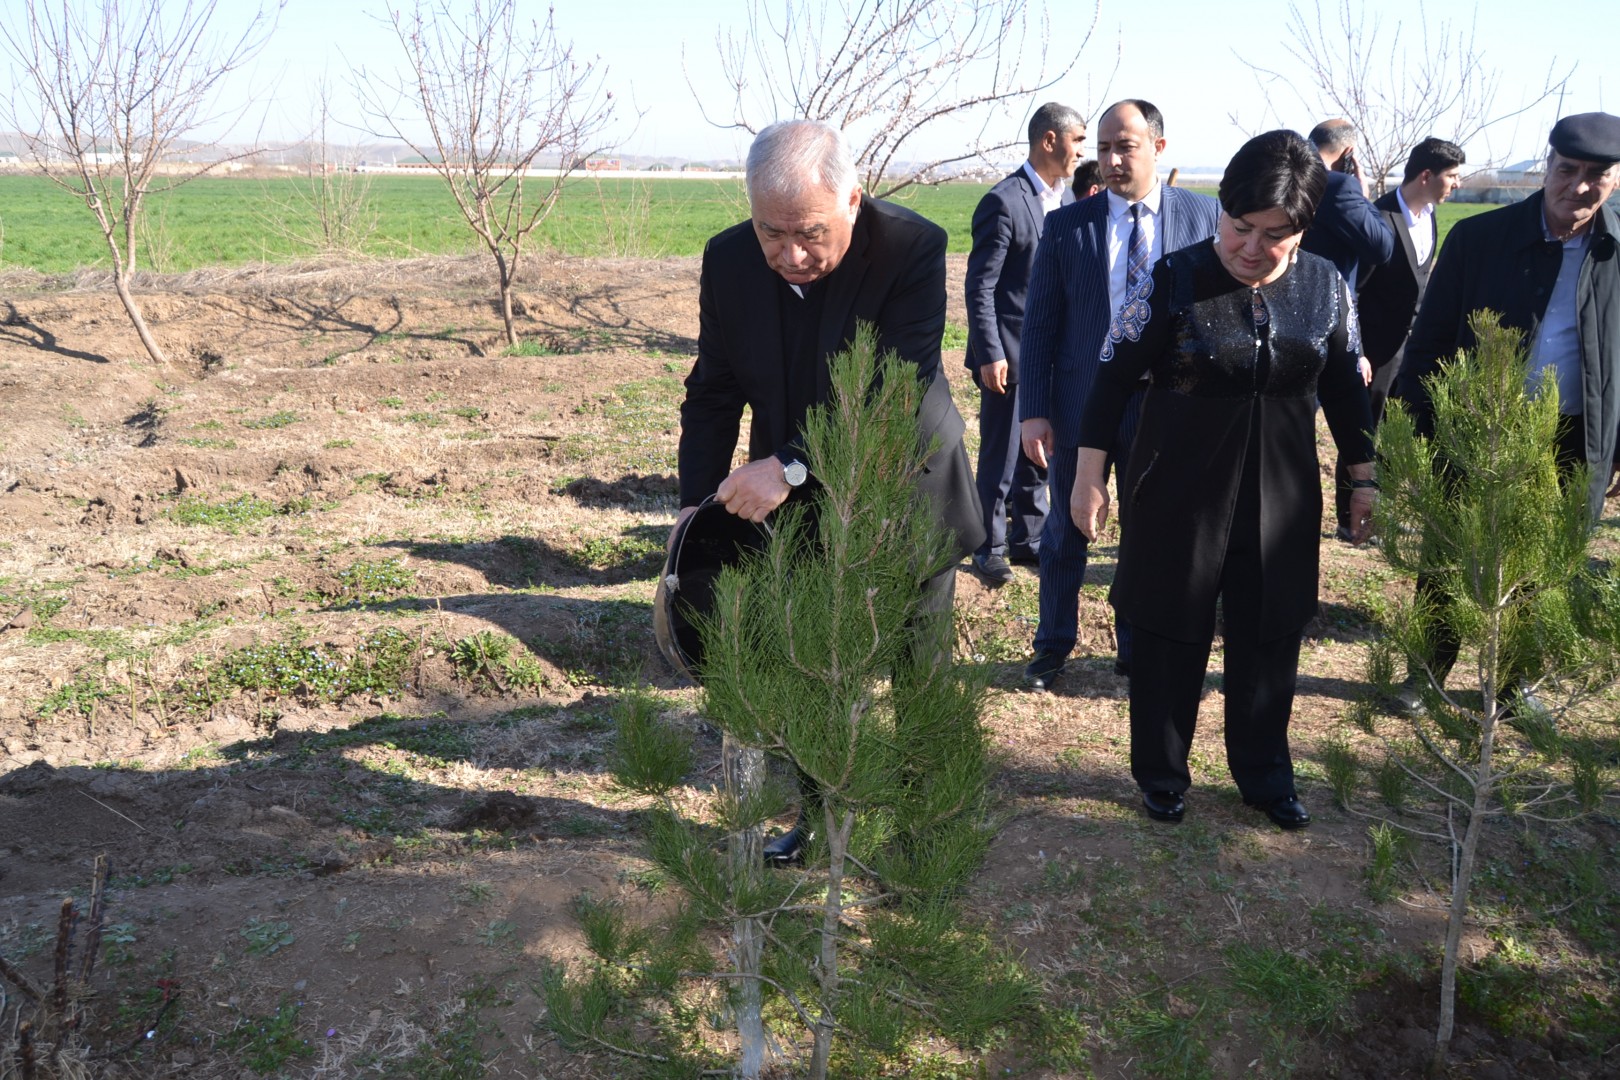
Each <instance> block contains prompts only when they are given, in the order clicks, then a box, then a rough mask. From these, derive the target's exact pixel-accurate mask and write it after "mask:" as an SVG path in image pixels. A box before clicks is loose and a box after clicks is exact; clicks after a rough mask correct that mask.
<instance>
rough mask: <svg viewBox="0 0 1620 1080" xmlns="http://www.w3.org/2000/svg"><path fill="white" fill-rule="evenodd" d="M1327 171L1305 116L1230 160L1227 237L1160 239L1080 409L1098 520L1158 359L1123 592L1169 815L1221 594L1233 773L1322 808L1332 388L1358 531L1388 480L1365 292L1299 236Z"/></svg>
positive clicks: (1255, 794) (1137, 456)
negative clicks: (1375, 425) (1136, 400)
mask: <svg viewBox="0 0 1620 1080" xmlns="http://www.w3.org/2000/svg"><path fill="white" fill-rule="evenodd" d="M1326 182H1327V174H1326V171H1325V169H1324V168H1323V165H1322V161H1321V158H1320V157H1318V156H1317V154H1316V151H1315V150H1314V149H1313V148H1312V147H1311V145H1310V144H1309V143H1308V142H1306V141H1305V140H1304V139H1303V138H1301V137H1300V136H1299V135H1297V134H1296V133H1294V132H1292V131H1271V132H1267V133H1266V134H1264V135H1259V136H1256V137H1255V138H1253V139H1251V140H1249V142H1247V143H1245V144H1244V146H1243V148H1242V149H1241V150H1239V151H1238V153H1237V155H1236V156H1235V157H1233V159H1232V161H1231V163H1230V164H1229V165H1228V166H1227V169H1226V174H1225V176H1223V177H1222V179H1221V187H1220V201H1221V211H1222V212H1221V218H1220V225H1219V228H1218V231H1217V233H1216V236H1215V237H1214V239H1212V240H1208V241H1205V242H1204V243H1202V244H1198V245H1195V246H1193V247H1190V248H1184V249H1182V250H1180V251H1176V252H1173V253H1172V254H1170V255H1167V256H1165V257H1164V258H1162V259H1160V260H1159V262H1158V264H1157V265H1156V266H1155V267H1154V269H1153V274H1152V276H1151V277H1150V278H1148V279H1146V280H1145V281H1144V282H1143V283H1142V284H1141V285H1140V286H1139V287H1138V289H1137V291H1136V292H1135V293H1133V294H1132V295H1131V296H1130V297H1128V298H1127V299H1126V302H1125V304H1124V305H1123V306H1122V307H1121V309H1120V313H1119V315H1118V316H1117V317H1116V319H1115V321H1114V325H1113V327H1112V329H1111V330H1110V333H1109V336H1108V340H1107V341H1106V342H1104V345H1103V350H1102V360H1103V365H1102V370H1101V374H1100V375H1099V376H1098V379H1097V383H1096V384H1095V386H1094V387H1093V388H1092V391H1091V394H1090V397H1089V400H1088V401H1087V404H1086V411H1085V414H1084V416H1083V418H1082V424H1081V438H1080V454H1079V461H1078V470H1079V472H1078V478H1077V479H1076V481H1075V486H1074V496H1073V499H1072V500H1071V510H1072V512H1073V514H1074V522H1075V524H1076V525H1077V526H1079V528H1080V531H1081V532H1082V533H1084V534H1085V535H1086V537H1087V538H1088V539H1091V540H1095V539H1096V536H1097V532H1098V530H1099V529H1100V528H1101V526H1102V524H1103V522H1104V521H1106V519H1107V516H1108V494H1107V489H1106V488H1105V486H1104V481H1103V477H1104V472H1103V464H1104V462H1105V461H1106V460H1107V455H1108V453H1109V451H1110V449H1111V448H1112V447H1111V441H1112V436H1113V432H1115V431H1116V430H1118V428H1119V416H1120V411H1121V410H1122V409H1123V408H1124V407H1125V402H1126V400H1127V399H1128V398H1129V397H1130V395H1131V393H1132V391H1133V390H1135V389H1136V388H1137V386H1138V384H1139V380H1140V379H1141V378H1142V376H1143V375H1145V374H1150V375H1151V376H1152V385H1151V387H1150V389H1149V390H1148V393H1147V398H1146V401H1145V402H1144V404H1143V406H1142V419H1141V426H1140V429H1139V431H1138V434H1137V438H1136V443H1135V445H1134V447H1133V449H1132V451H1131V468H1130V471H1129V472H1128V473H1127V475H1126V476H1125V477H1124V478H1123V481H1122V482H1121V483H1120V485H1119V501H1120V511H1119V513H1120V530H1121V531H1120V549H1119V550H1120V554H1119V567H1118V570H1117V572H1116V574H1115V578H1114V586H1113V592H1112V599H1113V602H1114V604H1115V606H1116V607H1117V608H1118V609H1119V611H1120V613H1121V614H1122V615H1124V616H1125V617H1126V618H1127V619H1129V621H1130V623H1131V627H1132V631H1133V633H1134V634H1135V635H1136V636H1135V639H1134V641H1135V644H1134V651H1133V655H1132V659H1131V774H1132V776H1133V777H1134V778H1135V780H1136V783H1137V786H1138V787H1140V788H1141V790H1142V801H1143V805H1144V807H1145V808H1146V810H1147V812H1148V814H1149V816H1151V817H1153V818H1154V819H1155V820H1159V821H1180V820H1181V817H1182V814H1183V812H1184V810H1185V802H1184V795H1185V793H1186V790H1187V787H1188V785H1189V784H1190V782H1191V777H1190V774H1189V773H1188V769H1187V752H1188V749H1189V747H1190V746H1191V744H1192V739H1193V728H1194V723H1195V721H1196V719H1197V716H1198V703H1199V697H1200V691H1201V689H1202V686H1203V681H1204V671H1205V668H1206V667H1207V666H1208V663H1209V651H1210V644H1211V641H1212V640H1213V637H1214V632H1215V620H1216V609H1215V605H1216V600H1217V598H1219V600H1220V602H1221V623H1222V631H1223V637H1224V643H1225V673H1224V680H1223V686H1224V690H1225V698H1226V757H1227V764H1228V766H1229V767H1230V768H1231V770H1232V778H1233V779H1234V780H1236V781H1237V785H1238V790H1239V791H1240V792H1241V793H1242V795H1243V799H1244V801H1245V802H1246V803H1248V804H1249V805H1251V806H1256V807H1259V808H1261V809H1262V810H1264V811H1265V812H1266V813H1267V815H1268V816H1270V818H1271V820H1272V821H1274V822H1275V823H1277V824H1278V825H1280V826H1282V827H1283V828H1301V827H1303V826H1305V825H1308V824H1310V820H1311V819H1310V814H1309V813H1308V812H1307V811H1306V810H1305V807H1304V806H1302V805H1301V804H1300V801H1299V799H1298V796H1297V793H1296V791H1295V788H1294V769H1293V763H1292V761H1291V760H1290V758H1289V755H1288V720H1289V715H1290V713H1291V712H1292V711H1293V703H1294V688H1295V684H1296V682H1297V679H1298V674H1299V645H1300V635H1301V632H1302V631H1303V630H1304V627H1305V624H1306V622H1308V621H1309V620H1310V618H1311V616H1312V615H1313V614H1315V612H1316V589H1317V557H1318V549H1319V546H1320V542H1321V525H1322V481H1321V473H1320V469H1319V466H1318V464H1317V456H1316V405H1317V402H1318V400H1320V402H1321V406H1322V410H1323V412H1324V413H1325V414H1326V416H1327V421H1328V426H1329V428H1330V430H1331V431H1332V433H1333V440H1334V442H1335V444H1337V446H1338V451H1339V456H1340V459H1341V460H1343V461H1346V462H1350V463H1352V464H1351V465H1350V475H1351V478H1352V481H1353V489H1352V492H1353V502H1352V506H1351V514H1352V519H1353V520H1354V521H1355V523H1356V525H1355V530H1354V531H1355V538H1356V540H1357V541H1358V542H1359V541H1360V540H1362V539H1364V538H1365V537H1366V535H1367V532H1368V528H1369V524H1368V522H1369V519H1370V516H1371V512H1372V497H1373V492H1374V489H1375V488H1376V486H1377V485H1376V483H1375V482H1374V480H1373V466H1372V461H1373V446H1372V439H1371V437H1370V436H1369V435H1368V434H1367V432H1368V431H1369V430H1371V428H1372V417H1371V414H1370V412H1369V410H1368V403H1367V393H1366V389H1365V387H1364V385H1363V383H1362V379H1361V375H1360V373H1359V371H1358V370H1357V361H1358V359H1359V356H1360V352H1361V344H1360V335H1359V333H1358V332H1357V329H1356V319H1355V306H1354V303H1353V299H1352V297H1351V295H1350V292H1349V289H1348V288H1347V287H1346V286H1345V284H1344V281H1343V280H1342V279H1341V278H1340V277H1339V275H1338V272H1337V271H1336V270H1335V269H1334V268H1333V265H1332V264H1331V263H1329V262H1327V261H1326V260H1324V259H1320V258H1317V257H1316V256H1314V255H1311V254H1309V253H1305V252H1301V251H1300V250H1299V241H1300V237H1301V236H1302V235H1303V233H1304V231H1305V229H1306V227H1307V226H1308V225H1310V223H1311V219H1312V217H1313V216H1314V214H1315V213H1316V206H1317V203H1318V202H1319V201H1320V199H1321V197H1322V190H1323V188H1324V186H1325V185H1326Z"/></svg>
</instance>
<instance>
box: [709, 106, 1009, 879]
mask: <svg viewBox="0 0 1620 1080" xmlns="http://www.w3.org/2000/svg"><path fill="white" fill-rule="evenodd" d="M748 203H749V211H750V214H751V217H750V219H749V220H748V221H745V222H742V223H740V224H738V225H733V226H732V227H731V228H729V229H727V230H726V231H725V232H722V233H720V234H719V235H718V236H715V237H714V238H712V239H711V240H710V241H709V243H708V246H707V247H705V248H704V251H703V273H702V279H701V283H700V285H699V294H698V319H699V326H698V357H697V363H696V364H695V365H693V368H692V373H691V374H690V375H689V376H687V379H686V399H685V401H684V402H683V403H682V404H681V438H680V448H679V451H678V468H679V471H680V499H681V512H680V513H681V517H682V518H683V519H684V518H685V516H686V515H687V514H689V513H691V512H692V511H693V509H694V508H696V507H697V505H698V504H699V503H701V502H702V501H703V500H704V499H705V498H706V497H708V496H709V495H711V494H713V495H715V496H716V498H717V499H718V500H719V501H720V502H721V503H723V504H724V505H725V507H726V509H727V510H729V511H731V512H732V513H734V514H737V515H739V516H741V517H745V518H748V519H749V520H751V521H763V520H765V518H766V517H767V516H768V515H769V514H770V513H771V512H772V511H773V510H775V509H776V508H777V507H778V506H780V505H781V504H782V503H783V502H785V501H786V500H787V498H788V496H789V495H790V494H791V493H792V492H793V491H794V489H795V488H799V487H802V486H804V485H806V484H813V483H815V482H816V481H815V473H816V462H815V461H812V460H810V458H809V455H808V454H807V453H806V450H805V447H804V442H803V438H802V430H803V425H804V419H805V416H806V414H807V413H808V412H809V410H810V408H811V407H812V406H814V405H817V404H819V403H821V402H822V401H824V400H825V399H826V397H827V394H828V389H829V388H828V374H827V358H828V357H829V356H830V355H832V354H833V353H835V352H838V351H840V350H841V349H844V348H846V347H847V346H848V345H849V343H850V342H851V341H852V340H853V338H854V336H855V324H856V322H857V321H859V322H865V323H870V324H871V325H872V326H873V327H874V328H875V329H876V331H877V339H878V340H877V344H878V350H879V351H880V352H887V351H889V350H891V349H892V350H894V351H895V352H896V353H898V354H899V356H900V358H901V359H902V360H905V361H909V362H910V363H912V364H914V365H916V369H917V377H918V379H919V380H920V381H921V382H922V383H923V384H924V386H925V387H926V389H925V390H924V393H923V398H922V405H921V408H920V413H919V422H920V425H921V428H922V434H923V436H924V437H925V438H930V439H932V440H933V442H934V444H935V447H936V449H935V451H934V453H933V455H932V456H931V457H930V458H929V459H928V461H927V463H926V466H925V469H924V472H923V475H922V477H921V478H920V479H919V481H918V483H917V490H918V495H919V496H920V497H926V498H928V499H929V500H930V503H931V505H932V507H933V512H934V513H935V514H937V515H938V518H939V522H940V524H941V526H942V527H943V528H944V529H945V530H946V531H947V532H949V533H950V534H951V535H953V536H954V537H955V540H956V546H957V552H958V557H961V556H965V555H966V554H968V553H969V552H970V551H972V550H974V548H976V547H978V545H979V543H980V541H982V540H983V538H984V525H983V520H982V515H981V513H980V511H979V500H978V496H977V495H976V494H975V491H974V483H973V473H972V468H971V466H970V465H969V462H968V458H967V450H966V448H965V447H964V446H963V443H962V436H963V434H964V432H965V427H964V424H963V422H962V417H961V414H960V413H958V412H957V411H956V406H955V404H954V403H952V401H951V394H950V387H949V385H948V383H947V382H946V378H945V373H944V371H943V370H942V368H941V364H940V343H941V340H942V338H943V337H944V333H945V239H946V238H945V230H944V229H941V228H940V227H939V226H937V225H935V224H933V223H931V222H929V221H927V220H925V219H923V218H922V217H919V216H918V215H916V214H914V213H912V212H911V211H910V210H906V209H903V208H901V207H898V206H894V205H892V204H890V203H886V202H880V201H879V200H876V199H870V198H867V197H866V196H865V195H863V194H862V192H861V185H860V182H859V179H858V178H857V176H856V173H855V165H854V161H853V159H852V158H851V156H850V152H849V148H848V146H847V145H846V144H845V142H844V140H843V137H842V136H841V135H840V134H839V132H838V131H837V130H836V129H834V128H831V127H828V126H827V125H825V124H821V123H817V122H815V121H810V120H789V121H783V122H781V123H776V124H772V125H770V126H769V127H767V128H765V129H764V130H763V131H761V132H760V133H759V135H758V136H757V137H756V138H755V139H754V143H753V146H752V147H750V149H749V151H748ZM744 406H747V407H748V408H749V409H750V410H752V413H753V426H752V428H751V430H750V432H749V436H748V463H747V464H745V465H741V466H738V467H737V468H735V469H733V468H732V467H731V460H732V455H733V453H734V452H735V450H736V446H737V438H738V434H739V429H740V421H741V418H742V412H743V407H744ZM955 581H956V569H955V567H954V566H953V567H951V568H949V569H947V570H945V571H943V572H942V573H940V574H938V575H936V576H935V577H934V578H933V579H931V580H930V581H929V582H928V583H927V584H926V585H925V592H926V598H925V601H924V609H925V612H927V613H934V614H941V613H948V612H949V611H950V610H951V605H952V599H953V596H954V592H955ZM804 838H805V833H804V830H803V827H802V819H801V825H800V826H795V828H794V829H793V830H792V831H791V832H789V833H787V834H786V835H784V836H781V837H778V838H777V839H776V840H774V841H772V842H771V843H770V844H768V845H766V851H765V853H766V857H767V858H768V859H770V860H772V861H774V862H787V861H792V860H793V859H794V858H796V857H797V856H798V854H799V852H800V849H801V847H802V844H803V840H804Z"/></svg>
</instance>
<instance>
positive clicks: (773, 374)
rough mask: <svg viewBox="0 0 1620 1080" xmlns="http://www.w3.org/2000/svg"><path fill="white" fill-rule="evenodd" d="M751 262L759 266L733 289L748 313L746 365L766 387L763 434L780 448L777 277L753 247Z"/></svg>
mask: <svg viewBox="0 0 1620 1080" xmlns="http://www.w3.org/2000/svg"><path fill="white" fill-rule="evenodd" d="M752 258H754V259H758V260H759V262H758V265H757V266H753V265H750V266H748V267H746V268H745V270H744V272H743V273H742V274H739V275H738V277H737V280H736V288H737V292H738V295H739V297H740V298H741V299H742V302H743V310H744V311H746V312H750V313H751V317H750V318H749V319H748V320H747V322H746V325H747V327H748V330H747V334H746V337H747V341H746V343H745V346H744V347H745V348H746V349H747V353H746V354H745V355H747V356H748V358H749V364H750V366H751V367H752V368H753V369H754V371H755V372H756V373H757V374H758V377H759V378H760V379H761V380H762V381H763V382H764V384H765V392H764V393H763V394H762V395H761V397H760V401H761V402H768V403H769V404H768V406H767V413H766V416H765V423H766V426H765V428H764V430H766V431H769V432H770V433H772V435H773V436H779V437H777V438H776V440H775V442H776V445H778V446H780V445H781V444H782V443H784V442H786V441H787V439H788V431H787V357H785V356H783V355H782V307H781V298H780V297H779V296H778V295H777V286H776V283H777V281H778V277H777V274H776V271H774V270H772V269H771V268H770V266H769V265H767V264H766V262H765V253H764V252H763V251H761V250H760V248H759V245H758V244H757V243H756V244H755V245H754V252H753V255H752Z"/></svg>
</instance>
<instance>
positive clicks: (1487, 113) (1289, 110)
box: [1233, 0, 1575, 193]
mask: <svg viewBox="0 0 1620 1080" xmlns="http://www.w3.org/2000/svg"><path fill="white" fill-rule="evenodd" d="M1416 15H1417V17H1416V20H1415V22H1414V23H1411V24H1409V23H1407V22H1405V21H1403V20H1399V19H1397V20H1396V21H1395V22H1394V23H1393V24H1386V23H1385V22H1384V20H1383V18H1382V17H1381V16H1380V15H1377V14H1371V13H1369V12H1368V11H1367V10H1366V9H1365V8H1364V7H1361V6H1352V4H1351V3H1350V0H1338V2H1337V4H1336V5H1333V6H1331V7H1330V6H1328V4H1327V0H1312V2H1311V4H1310V6H1309V7H1306V6H1304V5H1303V4H1302V3H1299V2H1291V3H1290V4H1289V7H1288V23H1287V27H1286V31H1287V33H1286V37H1285V39H1284V42H1283V48H1284V50H1285V51H1286V53H1287V54H1288V56H1289V57H1291V58H1292V59H1293V61H1294V68H1295V69H1296V70H1297V72H1298V74H1297V75H1289V74H1285V73H1284V72H1282V71H1280V70H1278V69H1276V68H1274V67H1269V66H1265V65H1262V64H1258V63H1256V62H1254V61H1251V60H1247V59H1244V58H1243V57H1242V56H1239V59H1241V60H1243V62H1244V64H1245V65H1247V67H1248V68H1249V70H1250V72H1251V73H1252V74H1253V75H1254V79H1255V83H1256V85H1257V86H1259V88H1260V90H1261V92H1262V93H1263V94H1265V96H1266V107H1267V113H1268V114H1275V115H1276V116H1277V117H1279V118H1280V117H1284V116H1291V117H1294V118H1295V122H1294V123H1293V124H1290V125H1288V126H1300V123H1301V122H1300V121H1298V119H1297V117H1298V115H1299V110H1300V109H1303V110H1304V111H1305V114H1306V115H1307V116H1309V117H1310V122H1311V123H1316V122H1317V121H1320V120H1326V119H1329V118H1331V117H1338V116H1342V117H1344V118H1346V119H1348V120H1350V121H1351V122H1352V123H1353V124H1355V125H1356V127H1357V128H1359V129H1360V131H1361V141H1360V142H1359V143H1358V144H1357V147H1356V152H1357V155H1358V157H1360V159H1361V160H1362V162H1363V163H1364V164H1363V168H1364V170H1365V172H1366V174H1367V175H1368V177H1369V178H1370V179H1371V180H1372V182H1373V184H1374V185H1375V186H1376V188H1377V191H1378V192H1379V193H1382V191H1383V190H1384V184H1385V178H1386V177H1387V176H1389V175H1391V174H1395V173H1398V172H1399V171H1400V166H1401V165H1402V164H1403V163H1404V162H1405V161H1406V158H1407V156H1408V155H1409V154H1410V153H1411V150H1412V148H1413V147H1414V146H1416V145H1417V144H1418V143H1419V142H1421V141H1422V140H1423V139H1426V138H1428V137H1430V136H1438V137H1440V138H1445V139H1449V140H1451V141H1452V142H1455V143H1458V144H1466V143H1468V142H1470V141H1472V140H1474V139H1476V138H1478V137H1479V136H1481V135H1483V134H1485V133H1486V132H1487V131H1488V130H1489V129H1491V128H1493V127H1495V126H1496V125H1497V124H1500V123H1502V122H1504V121H1507V120H1511V119H1513V118H1514V117H1517V116H1519V115H1522V114H1523V113H1525V112H1526V111H1528V110H1530V109H1532V108H1534V107H1535V106H1537V105H1539V104H1541V103H1542V102H1544V101H1546V100H1547V99H1548V98H1550V97H1552V96H1554V95H1555V94H1557V93H1558V92H1559V91H1560V90H1561V89H1562V87H1563V86H1564V84H1565V83H1566V82H1567V81H1568V79H1569V78H1570V76H1571V75H1573V74H1574V73H1575V68H1574V65H1571V66H1570V68H1569V70H1568V71H1565V72H1563V73H1562V74H1558V72H1557V61H1556V60H1555V61H1553V63H1552V64H1551V65H1549V67H1548V70H1547V77H1546V79H1545V81H1544V82H1543V84H1542V87H1541V89H1540V90H1539V91H1538V92H1536V93H1535V94H1534V95H1533V96H1531V97H1530V98H1529V99H1527V100H1525V101H1523V102H1521V103H1519V104H1518V105H1517V106H1513V107H1506V108H1499V107H1498V105H1497V100H1496V99H1497V91H1498V89H1499V87H1500V83H1501V71H1500V69H1498V68H1496V67H1495V66H1493V65H1491V64H1489V63H1487V62H1486V59H1485V52H1484V49H1483V47H1482V46H1480V45H1479V44H1478V42H1477V40H1476V22H1475V18H1474V16H1472V15H1471V16H1469V18H1468V21H1467V22H1466V23H1459V22H1453V21H1451V20H1449V19H1442V20H1441V21H1440V22H1439V23H1438V24H1437V25H1431V24H1430V21H1429V18H1428V13H1427V11H1426V10H1425V8H1424V6H1423V4H1421V3H1419V4H1418V7H1417V13H1416ZM1275 92H1284V93H1285V95H1286V96H1287V97H1288V98H1291V99H1292V103H1289V102H1284V103H1283V104H1282V105H1281V106H1279V103H1278V102H1277V101H1276V100H1274V97H1273V95H1274V93H1275ZM1233 120H1234V122H1238V117H1236V116H1234V117H1233ZM1239 126H1240V127H1244V126H1245V125H1243V124H1242V123H1241V122H1239ZM1304 126H1309V124H1306V125H1304ZM1302 130H1303V128H1302ZM1471 164H1473V165H1475V166H1476V167H1489V166H1491V165H1493V164H1500V162H1494V161H1475V162H1471Z"/></svg>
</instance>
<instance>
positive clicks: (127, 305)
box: [113, 274, 169, 364]
mask: <svg viewBox="0 0 1620 1080" xmlns="http://www.w3.org/2000/svg"><path fill="white" fill-rule="evenodd" d="M113 289H114V290H115V291H117V293H118V299H119V300H121V301H122V302H123V304H124V311H125V313H127V314H128V315H129V321H130V322H132V323H134V324H135V333H136V334H137V335H139V337H140V339H141V344H142V345H144V346H146V353H147V355H148V356H150V357H151V358H152V359H153V360H155V361H156V362H158V363H159V364H167V363H168V362H169V358H168V357H167V356H164V355H163V350H162V349H160V348H158V343H157V339H156V338H154V337H153V336H152V331H151V330H148V329H147V327H146V319H145V317H144V316H142V315H141V306H140V305H139V304H137V303H136V302H135V294H134V293H132V292H130V291H129V277H128V275H126V274H114V275H113Z"/></svg>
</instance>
